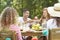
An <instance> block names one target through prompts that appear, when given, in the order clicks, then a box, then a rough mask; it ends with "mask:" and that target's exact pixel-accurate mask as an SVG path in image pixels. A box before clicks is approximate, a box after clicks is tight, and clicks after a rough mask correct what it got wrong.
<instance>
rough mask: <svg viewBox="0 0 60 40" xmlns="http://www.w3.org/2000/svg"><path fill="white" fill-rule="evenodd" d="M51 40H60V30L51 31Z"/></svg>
mask: <svg viewBox="0 0 60 40" xmlns="http://www.w3.org/2000/svg"><path fill="white" fill-rule="evenodd" d="M49 40H60V28H55V29H50V30H49Z"/></svg>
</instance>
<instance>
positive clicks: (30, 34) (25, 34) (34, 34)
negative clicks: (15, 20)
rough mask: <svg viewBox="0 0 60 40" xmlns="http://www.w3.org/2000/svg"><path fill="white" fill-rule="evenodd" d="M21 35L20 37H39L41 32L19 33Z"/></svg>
mask: <svg viewBox="0 0 60 40" xmlns="http://www.w3.org/2000/svg"><path fill="white" fill-rule="evenodd" d="M21 33H22V36H37V35H40V36H43V34H42V31H36V32H31V31H30V32H23V31H21Z"/></svg>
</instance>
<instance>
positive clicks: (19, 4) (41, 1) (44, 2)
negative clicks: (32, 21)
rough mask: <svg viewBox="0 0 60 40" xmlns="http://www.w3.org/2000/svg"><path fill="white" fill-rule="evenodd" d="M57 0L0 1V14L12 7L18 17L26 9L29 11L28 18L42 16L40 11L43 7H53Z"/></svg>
mask: <svg viewBox="0 0 60 40" xmlns="http://www.w3.org/2000/svg"><path fill="white" fill-rule="evenodd" d="M57 2H58V0H0V13H1V12H2V10H3V9H4V8H5V7H7V6H11V7H14V8H15V9H16V10H17V11H18V13H19V15H20V16H22V12H23V11H22V10H23V9H28V10H29V11H30V18H34V16H38V17H39V18H40V17H41V15H42V10H43V8H44V7H49V6H53V5H54V4H55V3H57Z"/></svg>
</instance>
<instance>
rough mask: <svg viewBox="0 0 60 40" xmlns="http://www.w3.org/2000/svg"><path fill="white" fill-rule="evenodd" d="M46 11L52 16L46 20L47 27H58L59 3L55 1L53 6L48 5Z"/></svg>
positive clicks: (59, 22) (59, 21)
mask: <svg viewBox="0 0 60 40" xmlns="http://www.w3.org/2000/svg"><path fill="white" fill-rule="evenodd" d="M48 12H49V14H50V16H51V17H52V18H51V19H50V20H48V21H47V28H48V29H52V28H57V27H60V3H56V4H55V5H54V7H48Z"/></svg>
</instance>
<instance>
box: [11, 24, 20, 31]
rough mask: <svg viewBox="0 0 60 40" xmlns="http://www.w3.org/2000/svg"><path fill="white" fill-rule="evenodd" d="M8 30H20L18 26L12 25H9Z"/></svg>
mask: <svg viewBox="0 0 60 40" xmlns="http://www.w3.org/2000/svg"><path fill="white" fill-rule="evenodd" d="M10 29H11V30H20V28H19V27H18V25H14V24H12V25H10Z"/></svg>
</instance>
